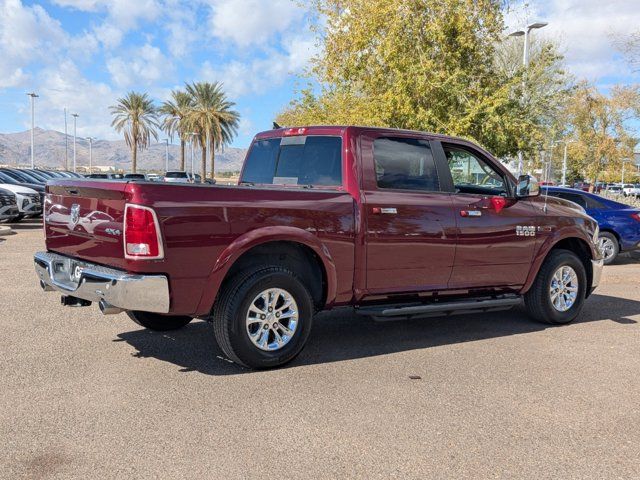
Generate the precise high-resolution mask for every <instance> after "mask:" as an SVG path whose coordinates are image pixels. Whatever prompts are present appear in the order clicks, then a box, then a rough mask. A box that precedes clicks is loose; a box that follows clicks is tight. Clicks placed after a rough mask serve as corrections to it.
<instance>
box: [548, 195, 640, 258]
mask: <svg viewBox="0 0 640 480" xmlns="http://www.w3.org/2000/svg"><path fill="white" fill-rule="evenodd" d="M545 190H546V191H547V192H548V193H549V196H553V197H559V198H563V199H565V200H569V201H571V202H574V203H577V204H578V205H580V206H581V207H582V208H584V209H585V210H586V211H587V215H589V216H591V217H592V218H594V219H595V220H597V222H598V225H599V226H600V250H602V255H603V256H604V263H605V265H608V264H610V263H611V262H613V261H614V260H615V259H616V257H617V256H618V254H619V253H620V252H628V251H634V250H640V209H638V208H634V207H631V206H629V205H625V204H624V203H620V202H614V201H613V200H609V199H607V198H603V197H601V196H599V195H595V194H593V193H588V192H583V191H581V190H576V189H574V188H561V187H544V188H543V190H542V193H543V194H544V192H545Z"/></svg>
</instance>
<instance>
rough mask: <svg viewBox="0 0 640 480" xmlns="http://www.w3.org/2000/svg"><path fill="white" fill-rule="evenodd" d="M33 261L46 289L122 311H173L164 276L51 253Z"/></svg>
mask: <svg viewBox="0 0 640 480" xmlns="http://www.w3.org/2000/svg"><path fill="white" fill-rule="evenodd" d="M33 261H34V264H35V268H36V273H37V274H38V278H39V279H40V282H41V285H42V287H43V289H44V290H46V291H51V290H56V291H58V292H60V293H61V294H62V295H67V296H72V297H77V298H81V299H83V300H88V301H90V302H100V301H102V304H103V305H104V304H107V305H108V306H110V307H115V308H119V309H122V310H140V311H143V312H154V313H168V312H169V304H170V299H169V280H168V279H167V277H166V276H164V275H140V274H129V273H126V272H123V271H122V270H116V269H114V268H108V267H103V266H101V265H95V264H92V263H88V262H85V261H83V260H76V259H75V258H71V257H66V256H64V255H59V254H57V253H51V252H38V253H36V254H35V256H34V257H33Z"/></svg>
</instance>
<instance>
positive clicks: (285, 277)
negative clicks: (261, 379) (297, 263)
mask: <svg viewBox="0 0 640 480" xmlns="http://www.w3.org/2000/svg"><path fill="white" fill-rule="evenodd" d="M313 313H314V308H313V301H312V299H311V295H310V294H309V291H308V290H307V288H306V287H305V285H304V284H303V283H302V282H301V281H300V280H299V279H298V277H296V276H295V274H294V273H293V272H291V271H289V270H287V269H286V268H283V267H280V266H263V267H257V268H255V269H252V270H249V271H245V272H241V273H239V274H237V275H236V276H234V277H233V278H232V279H231V280H230V281H229V282H228V283H227V284H226V285H225V286H224V287H223V289H222V290H221V292H220V295H219V297H218V299H217V300H216V303H215V305H214V307H213V314H212V317H213V327H214V332H215V336H216V340H217V342H218V345H219V346H220V348H221V349H222V351H223V352H224V353H225V354H226V356H227V357H228V358H229V359H230V360H232V361H234V362H235V363H238V364H240V365H244V366H246V367H250V368H256V369H263V368H272V367H277V366H280V365H284V364H285V363H287V362H290V361H291V360H293V358H295V356H296V355H298V353H300V351H301V350H302V348H303V347H304V344H305V343H306V341H307V338H308V337H309V333H310V331H311V322H312V319H313Z"/></svg>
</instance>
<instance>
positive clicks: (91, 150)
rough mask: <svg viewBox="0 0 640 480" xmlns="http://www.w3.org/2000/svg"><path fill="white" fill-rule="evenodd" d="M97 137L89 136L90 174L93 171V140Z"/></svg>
mask: <svg viewBox="0 0 640 480" xmlns="http://www.w3.org/2000/svg"><path fill="white" fill-rule="evenodd" d="M95 139H96V138H95V137H87V140H89V175H91V174H92V173H93V141H94V140H95Z"/></svg>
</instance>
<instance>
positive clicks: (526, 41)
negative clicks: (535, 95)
mask: <svg viewBox="0 0 640 480" xmlns="http://www.w3.org/2000/svg"><path fill="white" fill-rule="evenodd" d="M547 25H548V23H547V22H535V23H530V24H529V25H527V26H526V27H525V28H523V29H521V30H516V31H515V32H511V33H510V34H509V36H510V37H522V36H524V51H523V53H522V65H523V66H524V73H525V74H526V72H527V68H528V67H529V36H530V34H531V30H535V29H538V28H542V27H546V26H547ZM525 88H526V83H525V80H524V77H523V80H522V90H523V95H522V96H523V97H525V92H524V90H525ZM523 168H524V158H523V154H522V150H519V151H518V175H522V170H523Z"/></svg>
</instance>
